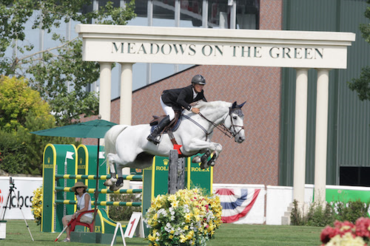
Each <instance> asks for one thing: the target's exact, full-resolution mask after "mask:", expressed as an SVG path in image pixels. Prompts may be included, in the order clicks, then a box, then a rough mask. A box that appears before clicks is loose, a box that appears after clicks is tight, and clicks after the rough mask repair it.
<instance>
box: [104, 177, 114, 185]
mask: <svg viewBox="0 0 370 246" xmlns="http://www.w3.org/2000/svg"><path fill="white" fill-rule="evenodd" d="M104 185H105V186H112V185H113V182H112V180H110V179H107V180H105V182H104Z"/></svg>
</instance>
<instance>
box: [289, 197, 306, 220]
mask: <svg viewBox="0 0 370 246" xmlns="http://www.w3.org/2000/svg"><path fill="white" fill-rule="evenodd" d="M304 219H305V218H304V217H302V215H301V212H300V208H299V207H298V201H297V200H294V201H293V208H292V212H291V213H290V223H291V224H292V225H298V226H299V225H304V224H305V222H304V221H303V220H304Z"/></svg>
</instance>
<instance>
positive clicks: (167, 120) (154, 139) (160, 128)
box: [146, 115, 171, 145]
mask: <svg viewBox="0 0 370 246" xmlns="http://www.w3.org/2000/svg"><path fill="white" fill-rule="evenodd" d="M170 122H171V120H170V116H168V115H167V116H166V117H164V118H163V119H162V120H161V122H159V123H158V125H157V127H156V128H155V129H154V130H153V132H152V133H151V134H150V135H149V136H148V137H147V138H146V139H147V140H148V141H150V142H153V143H154V144H155V145H157V144H159V142H160V140H159V134H160V133H161V132H162V131H163V129H164V128H165V127H166V126H167V125H168V123H170Z"/></svg>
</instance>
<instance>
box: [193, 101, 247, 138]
mask: <svg viewBox="0 0 370 246" xmlns="http://www.w3.org/2000/svg"><path fill="white" fill-rule="evenodd" d="M236 110H240V112H237V114H238V115H240V114H243V113H242V112H241V109H239V108H236V109H235V108H229V114H228V116H230V122H231V126H230V127H229V128H227V127H226V126H225V124H224V123H222V124H218V125H217V124H215V123H214V122H213V121H210V120H209V119H207V118H206V117H205V116H204V115H203V114H202V113H199V115H200V116H201V117H202V118H203V119H205V120H206V121H208V122H209V123H210V124H211V125H213V126H214V127H215V128H217V129H218V130H220V131H221V132H222V133H223V134H225V135H226V136H228V137H229V138H231V137H235V136H236V135H238V134H239V132H241V130H243V129H244V126H239V125H235V124H234V122H233V117H232V116H231V114H232V113H233V112H234V111H236ZM225 119H226V118H225ZM235 127H240V130H239V131H238V132H236V129H235ZM211 133H212V132H210V133H207V134H206V138H207V137H208V135H209V134H211Z"/></svg>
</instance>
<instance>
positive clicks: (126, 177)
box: [55, 174, 143, 181]
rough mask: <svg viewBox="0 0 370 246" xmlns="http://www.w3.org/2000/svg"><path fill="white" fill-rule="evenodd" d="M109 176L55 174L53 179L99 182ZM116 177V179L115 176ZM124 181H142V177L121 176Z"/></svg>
mask: <svg viewBox="0 0 370 246" xmlns="http://www.w3.org/2000/svg"><path fill="white" fill-rule="evenodd" d="M110 177H111V175H110V174H108V175H99V176H98V177H97V176H96V175H72V174H55V179H100V180H107V179H110ZM116 177H118V176H117V175H116ZM122 178H123V179H124V180H132V181H142V180H143V176H142V175H122Z"/></svg>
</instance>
